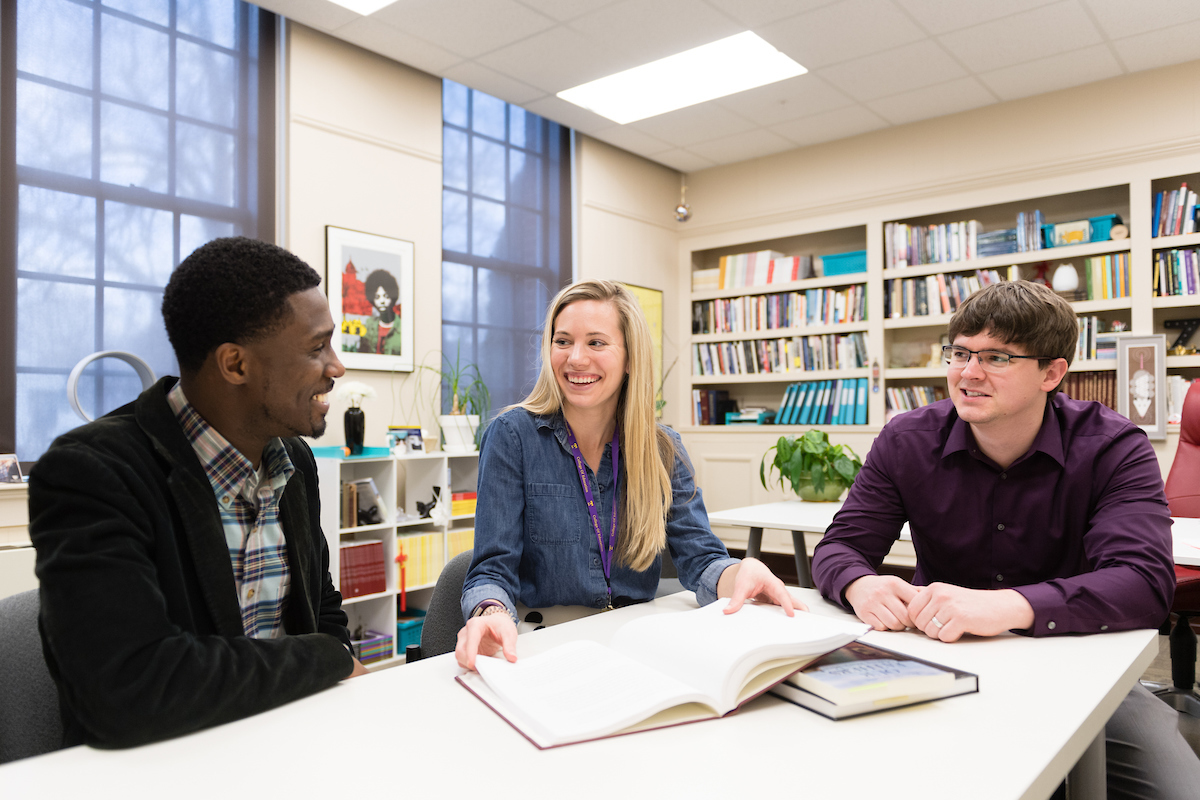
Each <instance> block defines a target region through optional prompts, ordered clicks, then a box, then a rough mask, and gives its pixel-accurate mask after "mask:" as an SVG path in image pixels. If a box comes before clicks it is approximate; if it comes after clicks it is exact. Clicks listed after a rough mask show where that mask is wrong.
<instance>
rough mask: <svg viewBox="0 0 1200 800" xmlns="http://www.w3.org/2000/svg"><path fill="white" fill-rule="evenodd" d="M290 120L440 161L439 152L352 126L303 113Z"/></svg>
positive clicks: (396, 150)
mask: <svg viewBox="0 0 1200 800" xmlns="http://www.w3.org/2000/svg"><path fill="white" fill-rule="evenodd" d="M292 122H293V123H295V124H297V125H304V126H306V127H309V128H314V129H316V130H319V131H323V132H325V133H331V134H333V135H334V136H341V137H342V138H344V139H354V140H355V141H359V142H363V143H364V144H369V145H372V146H374V147H382V148H384V149H385V150H391V151H393V152H396V153H403V154H404V155H406V156H412V157H413V158H421V159H424V160H426V161H432V162H433V163H434V164H441V163H442V155H441V153H430V152H428V151H425V150H418V149H417V148H415V147H409V146H407V145H403V144H400V143H399V142H395V141H392V140H391V139H381V138H379V137H377V136H370V135H368V134H365V133H362V132H360V131H356V130H353V129H352V128H346V127H343V126H341V125H334V124H333V123H331V122H325V121H324V120H319V119H314V118H313V117H306V116H304V115H303V114H293V115H292Z"/></svg>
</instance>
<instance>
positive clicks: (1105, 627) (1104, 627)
mask: <svg viewBox="0 0 1200 800" xmlns="http://www.w3.org/2000/svg"><path fill="white" fill-rule="evenodd" d="M1100 630H1102V631H1106V630H1108V626H1107V625H1101V626H1100Z"/></svg>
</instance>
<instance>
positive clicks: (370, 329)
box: [325, 225, 415, 372]
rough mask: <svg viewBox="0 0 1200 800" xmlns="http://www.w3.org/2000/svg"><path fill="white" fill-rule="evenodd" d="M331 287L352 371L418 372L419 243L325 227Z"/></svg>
mask: <svg viewBox="0 0 1200 800" xmlns="http://www.w3.org/2000/svg"><path fill="white" fill-rule="evenodd" d="M325 286H326V290H327V291H328V293H329V313H330V314H332V315H333V321H334V322H335V323H337V324H338V326H339V327H340V331H339V332H338V333H337V334H335V336H334V341H335V343H336V344H337V346H338V350H339V352H338V357H339V358H340V359H341V360H342V363H343V364H345V365H346V368H347V369H377V370H386V371H388V372H412V371H413V350H414V347H415V343H414V341H413V312H414V308H413V243H412V242H406V241H403V240H402V239H392V238H390V237H387V236H376V235H375V234H371V233H363V232H361V231H352V230H348V229H346V228H335V227H334V226H332V225H326V226H325Z"/></svg>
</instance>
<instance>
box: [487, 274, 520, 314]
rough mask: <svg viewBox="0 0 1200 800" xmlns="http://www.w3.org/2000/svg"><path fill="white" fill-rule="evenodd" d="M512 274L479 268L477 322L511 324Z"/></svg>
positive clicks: (513, 299) (512, 300)
mask: <svg viewBox="0 0 1200 800" xmlns="http://www.w3.org/2000/svg"><path fill="white" fill-rule="evenodd" d="M515 300H516V298H514V297H513V276H512V275H509V274H508V273H506V272H498V271H496V270H494V269H482V268H481V269H480V270H479V322H480V323H482V324H485V325H512V324H513V302H514V301H515Z"/></svg>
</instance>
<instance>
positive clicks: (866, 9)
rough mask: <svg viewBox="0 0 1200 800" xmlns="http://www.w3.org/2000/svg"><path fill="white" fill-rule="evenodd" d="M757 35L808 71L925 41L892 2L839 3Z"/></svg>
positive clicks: (852, 0) (848, 0)
mask: <svg viewBox="0 0 1200 800" xmlns="http://www.w3.org/2000/svg"><path fill="white" fill-rule="evenodd" d="M757 33H758V34H759V35H760V36H762V37H763V38H764V39H766V40H767V41H768V42H770V43H771V44H773V45H775V47H776V48H778V49H779V50H780V51H782V52H784V53H786V54H787V55H789V56H791V57H792V58H793V59H795V60H796V61H798V62H799V63H801V64H803V65H804V66H805V67H807V68H808V69H816V68H818V67H824V66H827V65H829V64H837V63H839V62H842V61H849V60H850V59H852V58H858V57H860V56H865V55H868V54H870V53H874V52H877V51H879V50H883V49H886V48H891V47H896V46H898V45H902V44H908V43H909V42H915V41H917V40H918V39H923V38H925V34H924V33H923V32H922V31H921V29H920V28H918V27H917V26H916V25H915V24H914V23H913V21H912V20H911V19H909V18H908V16H907V15H906V14H905V13H904V12H903V11H901V10H900V9H899V8H897V7H896V6H895V5H894V4H893V3H892V2H891V0H842V2H839V3H834V4H833V5H829V6H824V7H822V8H818V9H816V10H815V11H810V12H808V13H806V14H798V15H797V16H794V17H790V18H788V19H786V20H784V21H782V22H777V23H774V24H771V25H767V26H764V27H763V28H761V29H759V30H758V31H757Z"/></svg>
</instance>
